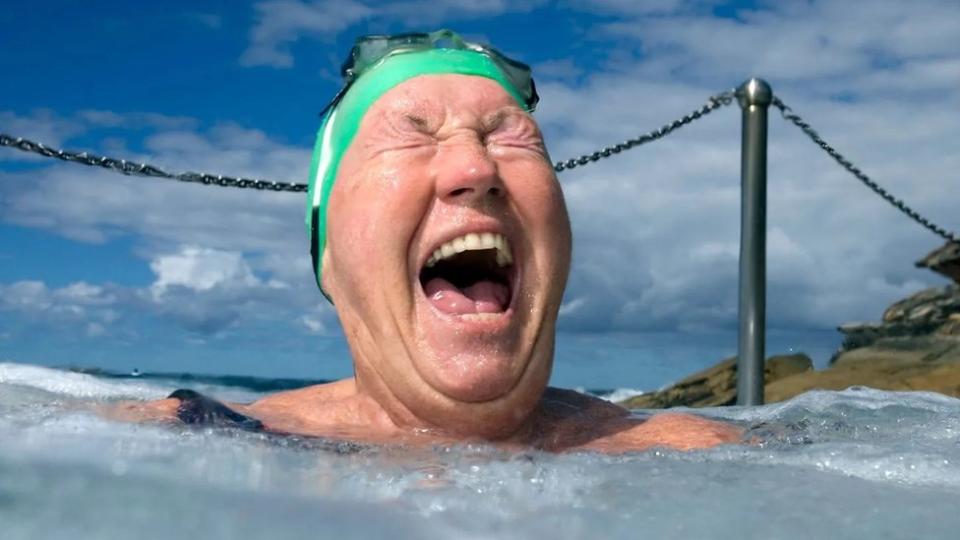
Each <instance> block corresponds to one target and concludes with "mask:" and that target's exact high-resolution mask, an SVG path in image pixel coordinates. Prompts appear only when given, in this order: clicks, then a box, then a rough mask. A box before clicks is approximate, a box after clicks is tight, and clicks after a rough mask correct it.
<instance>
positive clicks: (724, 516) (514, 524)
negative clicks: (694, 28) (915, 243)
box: [0, 364, 960, 540]
mask: <svg viewBox="0 0 960 540" xmlns="http://www.w3.org/2000/svg"><path fill="white" fill-rule="evenodd" d="M168 390H169V388H167V387H163V385H158V386H153V385H152V383H146V382H141V381H137V382H131V381H118V380H106V379H100V378H97V377H93V376H89V375H82V374H77V373H68V372H63V371H58V370H51V369H46V368H38V367H32V366H24V365H17V364H0V523H2V524H3V526H2V533H0V536H2V537H3V538H4V539H5V540H7V539H20V538H123V537H136V538H137V539H138V540H152V539H160V538H163V539H167V538H170V537H171V536H181V535H187V534H189V535H190V536H198V537H203V538H271V539H272V538H391V539H392V540H402V539H407V538H498V539H499V538H543V537H550V538H558V539H566V538H571V539H572V538H588V537H589V538H593V537H601V538H636V537H668V538H675V537H692V538H731V537H736V538H769V537H775V538H798V539H800V538H803V539H807V538H820V537H831V538H835V537H844V538H875V537H893V538H904V537H911V538H955V537H956V531H957V530H958V528H960V513H958V512H956V498H957V495H958V494H960V445H958V442H957V441H958V436H960V400H955V399H951V398H945V397H943V396H939V395H935V394H925V393H891V392H880V391H876V390H869V389H852V390H848V391H845V392H811V393H808V394H805V395H803V396H800V397H798V398H796V399H794V400H792V401H790V402H787V403H783V404H775V405H769V406H765V407H756V408H738V407H731V408H723V409H710V410H707V411H699V412H700V413H705V414H709V415H711V416H716V417H721V418H726V419H730V420H732V421H737V422H740V423H743V424H744V425H748V426H751V427H750V433H751V434H752V436H754V437H755V439H756V440H755V441H754V443H755V444H753V445H744V446H725V447H720V448H717V449H713V450H710V451H705V452H692V453H680V452H671V451H662V450H660V451H650V452H642V453H636V454H631V455H626V456H613V457H612V456H603V455H597V454H591V453H581V454H567V455H550V454H543V453H537V452H530V453H525V454H504V453H501V452H497V451H494V450H492V449H490V448H486V447H481V446H462V447H453V448H438V449H430V450H397V449H384V448H364V449H359V450H357V451H354V452H348V453H343V452H340V453H338V452H336V451H334V450H333V449H332V448H333V447H332V446H331V445H328V444H324V443H323V442H322V441H310V440H299V439H291V438H287V439H282V438H275V437H268V436H263V435H259V434H251V433H235V432H224V431H216V430H186V429H179V428H171V427H162V426H150V425H137V424H121V423H115V422H111V421H107V420H104V419H102V418H99V417H97V416H96V415H95V414H93V413H92V412H90V411H89V408H86V407H85V406H84V405H85V404H87V403H90V402H94V401H101V400H104V399H116V398H121V397H122V398H137V399H150V398H154V397H158V396H162V395H163V393H164V392H166V391H168ZM211 390H213V393H214V394H215V395H218V396H219V395H221V394H220V391H224V392H226V391H228V390H229V389H227V388H221V389H219V390H218V389H216V388H212V387H208V391H211Z"/></svg>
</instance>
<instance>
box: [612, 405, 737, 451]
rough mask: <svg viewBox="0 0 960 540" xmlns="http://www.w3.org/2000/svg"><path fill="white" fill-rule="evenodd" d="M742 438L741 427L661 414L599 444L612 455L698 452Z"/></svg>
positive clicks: (640, 421) (617, 433)
mask: <svg viewBox="0 0 960 540" xmlns="http://www.w3.org/2000/svg"><path fill="white" fill-rule="evenodd" d="M742 436H743V429H742V428H740V427H737V426H735V425H732V424H729V423H726V422H720V421H717V420H711V419H709V418H703V417H702V416H696V415H693V414H687V413H675V412H664V413H659V414H654V415H653V416H651V417H649V418H647V419H639V420H637V422H636V423H635V424H633V425H632V426H630V427H628V428H627V429H624V430H622V431H619V432H616V433H615V434H614V435H612V436H610V437H608V438H606V440H604V441H602V443H603V446H604V448H602V449H604V450H607V451H613V452H628V451H635V450H645V449H648V448H655V447H664V448H671V449H675V450H698V449H704V448H711V447H714V446H718V445H721V444H737V443H740V442H741V439H742ZM598 442H601V441H598Z"/></svg>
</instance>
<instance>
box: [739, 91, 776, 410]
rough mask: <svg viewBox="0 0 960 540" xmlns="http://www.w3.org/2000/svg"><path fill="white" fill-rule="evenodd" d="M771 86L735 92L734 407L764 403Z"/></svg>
mask: <svg viewBox="0 0 960 540" xmlns="http://www.w3.org/2000/svg"><path fill="white" fill-rule="evenodd" d="M772 99H773V91H772V90H770V85H769V84H767V83H766V81H764V80H763V79H750V80H749V81H747V82H745V83H743V84H742V85H741V86H740V88H738V89H737V100H738V101H739V103H740V108H741V109H743V139H742V142H741V144H742V146H741V150H740V181H741V198H740V307H739V309H740V337H739V343H738V352H737V405H762V404H763V364H764V339H765V332H766V296H767V110H768V108H769V106H770V102H771V101H772Z"/></svg>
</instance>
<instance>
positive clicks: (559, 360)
mask: <svg viewBox="0 0 960 540" xmlns="http://www.w3.org/2000/svg"><path fill="white" fill-rule="evenodd" d="M839 344H840V336H839V334H838V333H837V332H836V331H835V330H829V331H827V330H819V331H771V332H769V333H768V335H767V347H766V350H767V355H768V356H770V355H774V354H787V353H798V352H803V353H806V354H807V355H809V356H810V357H811V358H812V359H813V361H814V365H815V366H817V367H818V368H819V367H824V366H826V365H827V363H828V362H829V359H830V356H831V355H832V353H833V352H834V351H835V350H836V348H837V347H838V346H839ZM47 345H48V346H46V347H43V348H39V347H38V348H37V349H36V350H27V351H23V350H18V351H5V350H3V348H0V362H15V363H26V364H37V365H43V366H48V367H59V368H66V369H74V370H78V371H84V372H92V373H97V374H102V375H106V376H113V377H127V376H130V375H131V374H132V373H134V372H136V373H137V374H138V375H139V376H147V377H160V378H167V379H170V378H173V379H175V380H177V379H185V378H191V377H192V378H194V379H203V380H208V381H209V382H215V383H216V384H220V385H227V386H231V385H240V386H244V387H247V388H250V389H252V390H257V391H278V390H284V389H287V388H295V387H299V386H304V385H306V384H314V383H317V382H323V381H332V380H337V379H341V378H344V377H349V376H351V375H352V365H351V362H350V355H349V352H348V350H347V347H346V343H345V342H344V341H343V339H342V338H340V337H336V338H318V340H317V342H316V348H315V350H312V351H309V352H306V353H305V352H304V351H300V350H280V351H267V350H259V349H256V348H247V349H244V350H236V351H232V350H231V351H228V352H227V354H229V357H230V358H231V360H230V361H224V360H222V359H220V358H222V357H223V356H224V351H223V350H217V349H216V347H217V344H216V343H209V344H206V345H205V346H204V347H200V346H195V347H192V348H184V349H175V348H173V347H172V346H171V347H166V348H158V349H157V350H154V351H131V350H129V349H124V348H121V347H116V348H104V349H102V350H100V351H98V352H97V354H95V355H83V356H81V355H78V354H77V353H75V352H73V350H71V348H69V347H65V346H63V345H61V346H59V347H58V346H53V345H51V344H47ZM736 348H737V336H736V333H734V332H716V333H697V334H681V333H677V332H661V333H658V332H644V333H568V332H560V333H558V335H557V346H556V351H555V356H554V370H553V376H552V377H551V379H550V384H551V385H552V386H559V387H564V388H576V389H580V390H586V391H590V392H594V393H603V392H612V391H615V390H623V389H630V390H637V391H650V390H656V389H658V388H662V387H664V386H666V385H669V384H672V383H673V382H676V381H678V380H680V379H682V378H684V377H686V376H688V375H690V374H692V373H695V372H697V371H699V370H702V369H704V368H707V367H709V366H711V365H713V364H715V363H717V362H719V361H721V360H723V359H725V358H729V357H731V356H734V355H735V354H736ZM74 350H75V349H74ZM211 351H215V352H216V353H217V354H212V353H211ZM197 382H203V381H202V380H198V381H197ZM251 385H252V386H251Z"/></svg>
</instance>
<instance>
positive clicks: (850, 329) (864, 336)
mask: <svg viewBox="0 0 960 540" xmlns="http://www.w3.org/2000/svg"><path fill="white" fill-rule="evenodd" d="M839 330H840V333H841V334H843V344H842V345H840V350H838V351H837V354H836V355H834V357H833V359H832V360H831V362H830V363H831V364H833V363H834V362H835V361H836V360H837V358H839V356H840V355H842V354H843V353H845V352H847V351H852V350H855V349H859V348H861V347H869V346H871V345H873V344H874V343H876V342H878V341H880V340H886V339H891V338H910V337H919V336H929V335H939V336H947V337H949V336H960V286H958V285H952V284H951V285H946V286H944V287H933V288H930V289H925V290H922V291H920V292H918V293H916V294H914V295H912V296H910V297H907V298H905V299H903V300H900V301H899V302H895V303H894V304H893V305H891V306H890V307H888V308H887V310H886V311H884V312H883V320H882V321H881V322H868V323H847V324H844V325H841V326H840V328H839Z"/></svg>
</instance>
